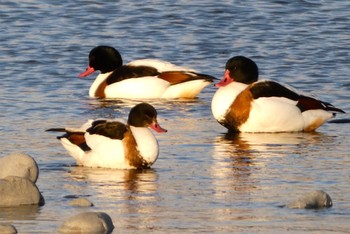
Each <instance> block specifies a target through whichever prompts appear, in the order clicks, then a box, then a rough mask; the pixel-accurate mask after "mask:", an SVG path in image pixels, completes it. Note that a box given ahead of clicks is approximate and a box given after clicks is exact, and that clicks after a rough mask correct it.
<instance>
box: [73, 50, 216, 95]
mask: <svg viewBox="0 0 350 234" xmlns="http://www.w3.org/2000/svg"><path fill="white" fill-rule="evenodd" d="M95 71H100V74H99V75H97V77H96V79H95V81H94V82H93V83H92V85H91V87H90V90H89V96H90V97H92V98H120V99H155V98H158V99H159V98H160V99H178V98H186V99H193V98H195V97H197V95H198V94H199V93H200V92H201V91H202V90H203V89H204V88H205V87H206V86H208V85H209V84H211V83H212V82H213V81H214V79H216V78H215V77H213V76H210V75H206V74H200V73H197V72H196V71H195V70H193V69H190V68H187V67H183V66H177V65H175V64H172V63H170V62H168V61H163V60H159V59H138V60H134V61H131V62H129V63H128V64H126V65H123V60H122V57H121V55H120V53H119V51H118V50H116V49H115V48H113V47H110V46H103V45H101V46H96V47H94V48H93V49H92V50H91V51H90V53H89V64H88V66H87V68H86V70H85V71H84V72H82V73H80V74H79V75H78V77H80V78H83V77H87V76H89V75H91V74H92V73H94V72H95Z"/></svg>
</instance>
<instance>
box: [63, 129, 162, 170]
mask: <svg viewBox="0 0 350 234" xmlns="http://www.w3.org/2000/svg"><path fill="white" fill-rule="evenodd" d="M130 130H131V132H132V135H133V136H134V138H135V140H136V144H137V146H136V147H137V149H138V151H139V153H140V155H142V157H143V159H144V160H145V161H146V162H148V163H149V164H150V165H151V164H153V163H154V162H155V161H156V160H157V158H158V154H159V150H158V142H157V140H156V138H155V136H154V135H153V133H152V132H151V131H150V130H149V129H148V128H140V127H133V126H130ZM84 137H85V140H86V144H87V145H88V146H89V147H90V148H91V150H89V151H84V150H82V149H81V148H80V147H79V146H77V145H75V144H72V143H71V142H70V141H69V140H68V139H67V138H62V139H61V143H62V145H63V147H64V148H65V149H66V150H67V151H68V153H69V154H70V155H71V156H72V157H73V158H74V159H75V160H76V163H77V164H78V165H81V166H86V167H103V168H115V169H133V168H135V167H134V166H131V165H130V163H129V161H128V160H127V159H126V156H125V149H124V148H125V147H126V146H125V143H124V142H123V141H122V140H116V139H111V138H109V137H105V136H102V135H96V134H93V135H91V134H90V133H88V132H86V133H85V134H84Z"/></svg>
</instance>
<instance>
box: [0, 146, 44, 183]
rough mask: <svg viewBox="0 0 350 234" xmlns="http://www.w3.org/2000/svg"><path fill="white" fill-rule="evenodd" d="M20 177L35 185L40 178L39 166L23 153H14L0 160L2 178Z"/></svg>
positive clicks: (0, 175) (0, 176)
mask: <svg viewBox="0 0 350 234" xmlns="http://www.w3.org/2000/svg"><path fill="white" fill-rule="evenodd" d="M7 176H18V177H24V178H28V179H30V180H31V181H33V182H34V183H35V182H36V180H37V179H38V176H39V168H38V164H37V163H36V162H35V160H34V159H33V158H32V157H31V156H29V155H27V154H23V153H13V154H10V155H7V156H5V157H1V158H0V178H5V177H7Z"/></svg>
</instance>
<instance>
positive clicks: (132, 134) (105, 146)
mask: <svg viewBox="0 0 350 234" xmlns="http://www.w3.org/2000/svg"><path fill="white" fill-rule="evenodd" d="M156 117H157V112H156V110H155V109H154V108H153V107H152V106H151V105H149V104H147V103H140V104H137V105H136V106H135V107H133V108H132V109H131V111H130V114H129V119H128V122H127V124H125V123H122V122H121V121H119V120H115V119H114V120H105V119H99V120H89V121H88V122H87V123H85V124H83V126H82V127H80V128H77V129H76V128H52V129H48V131H58V132H65V134H64V135H63V136H59V137H57V138H58V139H59V140H60V141H61V143H62V145H63V147H64V148H65V149H66V150H67V151H68V153H69V154H70V155H71V156H72V157H73V158H74V159H75V160H76V163H77V164H78V165H81V166H87V167H104V168H116V169H132V168H148V167H150V166H151V165H152V164H153V163H154V162H155V161H156V160H157V158H158V154H159V146H158V141H157V139H156V138H155V136H154V135H153V133H152V132H151V131H150V129H149V128H152V129H153V130H155V131H157V132H166V130H165V129H163V128H161V127H160V125H159V124H158V122H157V119H156Z"/></svg>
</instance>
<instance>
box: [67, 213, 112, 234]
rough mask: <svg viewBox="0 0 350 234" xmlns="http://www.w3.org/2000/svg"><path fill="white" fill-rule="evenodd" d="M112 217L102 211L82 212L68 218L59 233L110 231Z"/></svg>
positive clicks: (106, 233)
mask: <svg viewBox="0 0 350 234" xmlns="http://www.w3.org/2000/svg"><path fill="white" fill-rule="evenodd" d="M113 229H114V225H113V222H112V219H111V218H110V217H109V215H108V214H106V213H104V212H84V213H80V214H78V215H75V216H73V217H71V218H69V219H68V220H67V221H65V222H64V223H63V225H62V226H61V227H60V232H61V233H96V234H97V233H101V234H102V233H103V234H108V233H111V232H112V231H113Z"/></svg>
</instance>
